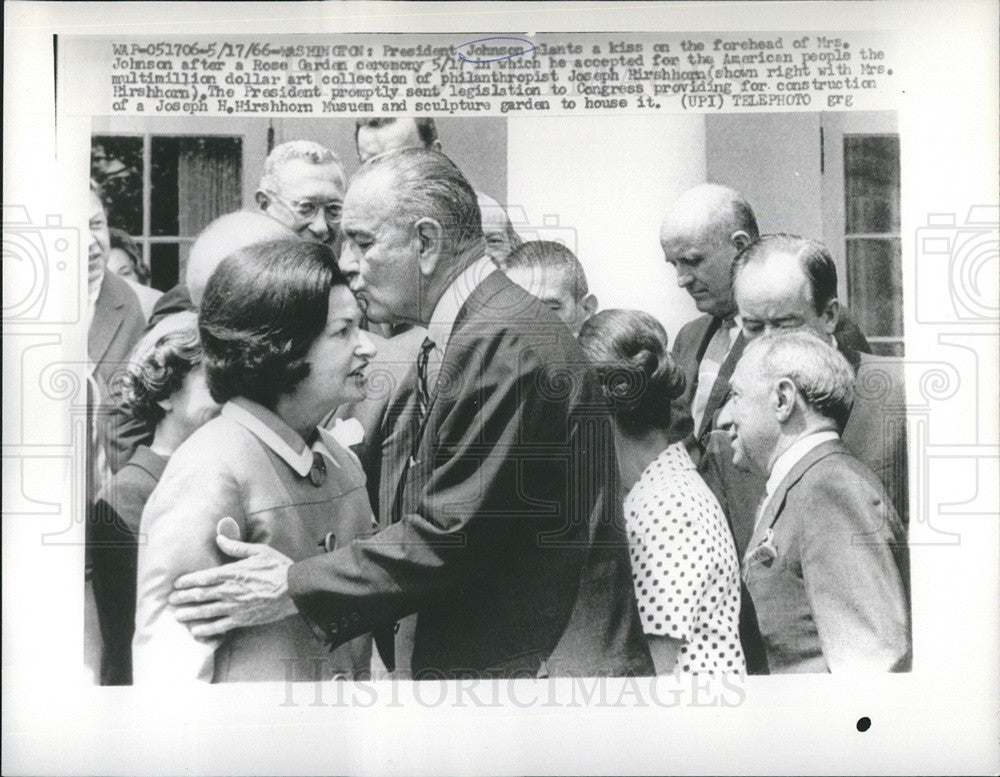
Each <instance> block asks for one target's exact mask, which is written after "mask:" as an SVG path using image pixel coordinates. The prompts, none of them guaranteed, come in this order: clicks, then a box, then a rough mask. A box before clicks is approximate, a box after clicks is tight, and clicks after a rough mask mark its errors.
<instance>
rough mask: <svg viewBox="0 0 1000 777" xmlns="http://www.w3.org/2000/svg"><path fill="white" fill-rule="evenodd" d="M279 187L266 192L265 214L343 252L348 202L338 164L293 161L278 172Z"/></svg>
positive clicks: (303, 160)
mask: <svg viewBox="0 0 1000 777" xmlns="http://www.w3.org/2000/svg"><path fill="white" fill-rule="evenodd" d="M278 181H279V184H278V186H277V187H276V188H277V190H276V191H274V192H264V193H263V198H262V200H261V210H263V211H264V212H265V213H266V214H267V215H268V216H270V217H271V218H273V219H275V220H277V221H280V222H281V223H282V224H284V225H285V226H286V227H289V228H291V229H292V230H294V231H295V233H296V234H297V235H299V237H304V238H307V239H310V240H319V241H320V242H322V243H326V244H327V245H329V246H331V247H332V248H334V250H337V249H339V246H340V217H341V209H342V207H343V202H344V184H343V172H342V170H341V169H340V167H339V166H338V165H336V164H326V165H315V164H313V163H312V162H310V161H309V160H308V159H290V160H288V161H287V162H285V163H284V164H283V165H281V167H280V168H279V169H278Z"/></svg>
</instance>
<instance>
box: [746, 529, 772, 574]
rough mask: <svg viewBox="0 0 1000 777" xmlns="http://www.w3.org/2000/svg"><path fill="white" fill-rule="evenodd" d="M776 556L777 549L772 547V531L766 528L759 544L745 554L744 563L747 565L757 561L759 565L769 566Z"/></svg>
mask: <svg viewBox="0 0 1000 777" xmlns="http://www.w3.org/2000/svg"><path fill="white" fill-rule="evenodd" d="M777 557H778V550H777V548H775V547H774V531H773V530H772V529H767V530H766V531H765V532H764V539H763V540H761V543H760V545H758V546H757V547H756V548H754V549H753V551H752V552H751V553H750V554H748V555H747V557H746V564H747V565H748V566H749V565H750V564H751V563H752V562H754V561H759V562H760V564H761V566H765V567H770V566H771V565H772V564H773V563H774V560H775V559H776V558H777Z"/></svg>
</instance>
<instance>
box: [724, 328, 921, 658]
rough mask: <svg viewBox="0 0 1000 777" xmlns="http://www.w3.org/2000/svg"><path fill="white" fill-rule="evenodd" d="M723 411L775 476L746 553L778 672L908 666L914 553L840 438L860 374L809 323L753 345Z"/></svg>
mask: <svg viewBox="0 0 1000 777" xmlns="http://www.w3.org/2000/svg"><path fill="white" fill-rule="evenodd" d="M731 383H732V394H731V396H730V398H729V401H728V402H727V403H726V405H725V407H724V408H723V411H722V413H721V415H720V418H719V421H720V424H722V425H723V426H725V427H726V428H727V429H728V430H729V431H730V434H731V437H732V441H733V450H734V459H735V463H736V464H737V465H739V464H740V463H741V462H744V461H749V462H752V463H753V464H754V466H756V467H757V468H758V469H760V470H762V471H764V472H766V473H767V481H766V491H765V496H764V499H763V501H762V502H761V504H760V506H759V508H758V510H757V515H756V521H755V525H754V527H753V534H752V538H751V540H750V543H749V547H748V549H747V552H746V554H745V555H744V558H743V579H744V581H745V583H746V586H747V589H748V590H749V592H750V595H751V597H752V599H753V603H754V607H755V609H756V613H757V622H758V624H759V626H760V633H761V635H762V637H763V642H764V646H765V649H766V652H767V661H768V666H769V668H770V671H771V672H772V673H779V672H826V671H834V672H842V671H869V672H870V671H882V672H885V671H906V670H908V669H909V668H910V660H911V651H910V622H909V603H908V596H907V588H908V581H909V571H908V570H909V555H908V549H907V546H906V538H905V533H904V530H903V526H902V523H901V522H900V520H899V518H898V516H897V515H896V512H895V510H893V508H892V505H891V504H890V502H889V500H888V498H887V496H886V493H885V490H884V489H883V488H882V484H881V483H880V482H879V480H878V478H876V477H875V475H874V473H873V472H872V471H871V470H870V469H868V468H867V467H866V466H865V465H864V464H863V463H862V462H860V461H859V460H858V459H857V458H856V457H855V456H854V455H853V454H852V453H851V452H850V451H849V450H848V448H847V447H846V446H845V445H844V444H843V442H841V440H840V437H839V432H840V430H842V429H843V428H844V424H845V423H846V421H847V416H848V414H849V413H850V408H851V402H852V397H853V385H854V372H853V370H852V368H851V366H850V365H849V364H848V362H847V360H846V359H845V358H844V357H843V355H841V354H840V353H838V352H837V351H836V349H835V348H834V347H833V346H832V345H830V344H828V343H826V342H823V340H821V339H820V338H819V337H818V336H816V335H815V334H813V333H812V332H808V331H793V332H776V333H769V334H765V335H762V336H761V337H759V338H758V339H755V340H753V341H752V342H751V343H749V344H748V345H747V347H746V349H745V350H744V353H743V356H742V358H741V359H740V363H739V364H738V365H737V368H736V371H735V372H734V373H733V377H732V381H731Z"/></svg>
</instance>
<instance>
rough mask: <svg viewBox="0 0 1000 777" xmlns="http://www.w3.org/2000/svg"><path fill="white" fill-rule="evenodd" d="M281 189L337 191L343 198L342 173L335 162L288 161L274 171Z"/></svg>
mask: <svg viewBox="0 0 1000 777" xmlns="http://www.w3.org/2000/svg"><path fill="white" fill-rule="evenodd" d="M276 174H277V177H278V181H279V183H280V185H281V187H282V188H283V189H305V188H314V189H315V188H319V189H323V190H324V193H325V192H326V191H327V190H337V191H339V192H340V193H341V196H343V190H344V173H343V170H342V169H341V167H340V165H338V164H337V163H336V162H329V163H326V164H314V163H312V162H310V161H309V160H308V159H289V160H288V161H287V162H285V163H284V164H282V165H281V166H280V167H279V168H278V169H277V171H276Z"/></svg>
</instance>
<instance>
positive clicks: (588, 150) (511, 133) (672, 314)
mask: <svg viewBox="0 0 1000 777" xmlns="http://www.w3.org/2000/svg"><path fill="white" fill-rule="evenodd" d="M507 139H508V149H507V160H508V178H507V187H508V197H507V205H508V210H509V211H510V212H511V216H512V218H513V220H514V222H515V227H516V228H517V229H518V231H519V232H521V233H522V234H523V236H524V237H525V238H526V239H532V238H534V239H539V238H541V239H565V242H566V244H567V245H568V246H569V247H570V248H572V249H573V250H574V251H575V252H576V254H577V256H578V257H579V258H580V261H581V263H582V264H583V266H584V269H585V270H586V272H587V279H588V281H589V283H590V287H591V291H592V292H593V293H595V294H596V295H597V297H598V300H599V301H600V306H601V308H610V307H628V308H637V309H640V310H645V311H647V312H649V313H651V314H653V315H654V316H656V317H657V318H658V319H659V320H660V321H661V322H662V323H663V325H664V327H666V330H667V333H668V335H669V336H670V338H671V340H673V337H674V335H675V334H676V333H677V330H678V329H679V328H680V327H681V326H682V325H683V324H684V323H685V322H687V321H689V320H691V319H692V318H694V317H695V316H696V315H698V311H697V310H696V309H695V307H694V303H693V302H692V300H691V298H690V297H689V296H688V294H687V293H686V292H685V291H683V290H682V289H679V288H678V287H677V282H676V276H675V274H674V271H673V269H672V268H671V267H669V266H668V265H667V264H666V263H665V262H664V260H663V254H662V252H661V250H660V242H659V232H660V222H661V221H662V220H663V215H664V213H665V211H666V206H667V203H668V202H669V201H670V200H671V199H673V198H674V197H676V196H677V195H678V194H679V193H680V192H682V191H684V190H685V189H687V188H689V187H691V186H694V185H696V184H698V183H701V182H703V181H704V180H705V175H706V162H705V120H704V117H702V116H649V117H646V116H634V115H632V116H594V117H586V118H580V117H567V118H561V117H539V118H520V117H519V118H512V119H510V120H509V121H508V124H507ZM523 219H526V221H527V223H524V222H523ZM555 224H558V226H555ZM574 243H575V244H574Z"/></svg>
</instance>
